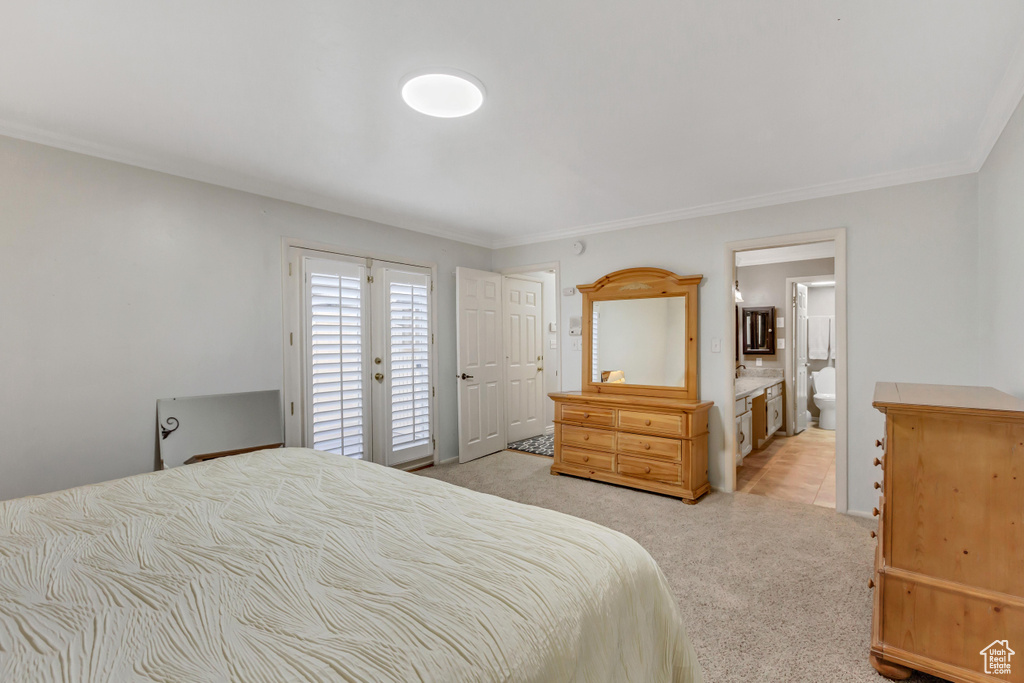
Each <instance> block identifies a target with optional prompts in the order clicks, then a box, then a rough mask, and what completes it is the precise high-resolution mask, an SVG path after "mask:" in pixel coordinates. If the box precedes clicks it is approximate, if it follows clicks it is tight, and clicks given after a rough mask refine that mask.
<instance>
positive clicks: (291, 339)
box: [288, 332, 295, 346]
mask: <svg viewBox="0 0 1024 683" xmlns="http://www.w3.org/2000/svg"><path fill="white" fill-rule="evenodd" d="M288 346H295V333H294V332H289V333H288Z"/></svg>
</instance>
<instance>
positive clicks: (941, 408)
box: [870, 383, 1024, 683]
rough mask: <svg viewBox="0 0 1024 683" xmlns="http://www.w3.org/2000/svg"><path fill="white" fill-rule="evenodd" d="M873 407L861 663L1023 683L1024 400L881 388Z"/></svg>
mask: <svg viewBox="0 0 1024 683" xmlns="http://www.w3.org/2000/svg"><path fill="white" fill-rule="evenodd" d="M874 406H875V407H876V408H877V409H878V410H880V411H882V412H883V413H885V416H886V420H885V436H884V437H883V438H882V439H879V440H878V441H877V442H876V445H877V446H879V447H880V448H882V449H883V454H882V455H881V456H880V457H879V458H876V459H875V464H876V465H879V466H880V467H881V468H882V472H883V478H882V481H881V482H879V483H877V484H876V488H881V491H882V496H881V498H879V501H878V507H877V508H875V510H874V514H876V515H877V516H878V517H879V521H878V530H877V531H873V532H872V535H874V536H876V538H877V540H878V547H877V550H876V553H875V571H874V577H873V578H872V580H871V582H870V584H871V586H872V587H873V588H874V596H873V598H874V614H873V619H872V627H871V655H870V656H871V663H872V664H873V665H874V666H875V668H876V669H877V670H878V671H879V672H880V673H882V674H883V675H885V676H888V677H890V678H896V679H900V678H906V677H908V676H909V675H910V673H911V672H910V669H917V670H920V671H924V672H927V673H930V674H933V675H936V676H941V677H942V678H945V679H948V680H951V681H972V682H979V683H981V682H988V681H1016V682H1018V683H1020V682H1024V401H1021V400H1019V399H1016V398H1014V397H1013V396H1010V395H1008V394H1004V393H1002V392H999V391H996V390H995V389H991V388H984V387H953V386H937V385H924V384H892V383H879V384H878V385H877V386H876V387H875V398H874ZM1016 652H1019V653H1020V654H1016ZM1011 653H1012V654H1011Z"/></svg>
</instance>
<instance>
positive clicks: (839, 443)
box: [722, 228, 849, 514]
mask: <svg viewBox="0 0 1024 683" xmlns="http://www.w3.org/2000/svg"><path fill="white" fill-rule="evenodd" d="M830 241H831V242H835V254H836V255H835V274H836V336H837V337H838V339H837V340H836V512H841V513H844V514H845V513H847V511H848V500H849V491H848V488H847V481H848V467H847V451H848V440H849V421H848V420H849V417H848V408H847V403H848V399H847V391H848V383H847V375H846V339H847V334H846V228H832V229H829V230H816V231H813V232H801V233H793V234H789V235H773V236H770V237H759V238H756V239H748V240H740V241H736V242H728V243H726V245H725V268H724V270H723V272H725V273H726V274H727V275H728V277H726V278H725V280H724V282H723V283H722V301H723V305H724V312H725V314H726V318H725V319H726V320H727V321H728V323H727V324H726V329H727V330H729V332H730V336H729V347H728V348H730V349H731V348H732V347H733V345H734V344H735V339H736V334H737V330H736V315H735V307H736V301H735V296H734V294H733V283H734V282H735V280H736V252H738V251H751V250H753V249H768V248H772V247H789V246H794V245H798V244H813V243H815V242H830ZM741 290H742V287H741ZM722 370H723V371H724V372H723V375H724V377H725V381H726V382H727V385H726V387H725V392H724V394H723V395H725V396H732V395H734V394H735V391H736V389H735V380H736V360H735V358H734V357H733V354H732V353H723V354H722ZM722 413H723V417H724V418H725V420H724V422H725V425H726V428H725V430H724V432H725V434H724V437H725V438H724V441H725V453H724V454H723V455H725V461H726V462H727V463H729V464H728V465H727V466H726V467H725V468H724V470H725V471H724V474H725V481H724V483H725V490H726V491H735V490H736V466H735V461H736V460H735V458H736V455H735V454H736V430H735V429H734V428H733V425H735V424H736V410H735V402H733V401H727V402H726V403H725V405H723V406H722Z"/></svg>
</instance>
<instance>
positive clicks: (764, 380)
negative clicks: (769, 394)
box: [736, 375, 783, 399]
mask: <svg viewBox="0 0 1024 683" xmlns="http://www.w3.org/2000/svg"><path fill="white" fill-rule="evenodd" d="M782 380H783V378H782V377H781V376H779V377H749V376H747V375H741V376H740V377H739V378H737V380H736V398H737V399H741V398H746V397H747V396H752V395H753V394H757V393H759V392H761V391H764V390H765V389H767V388H768V387H770V386H771V385H773V384H778V383H779V382H781V381H782Z"/></svg>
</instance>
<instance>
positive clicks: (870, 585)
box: [868, 579, 875, 588]
mask: <svg viewBox="0 0 1024 683" xmlns="http://www.w3.org/2000/svg"><path fill="white" fill-rule="evenodd" d="M874 587H875V580H874V579H868V588H874Z"/></svg>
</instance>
